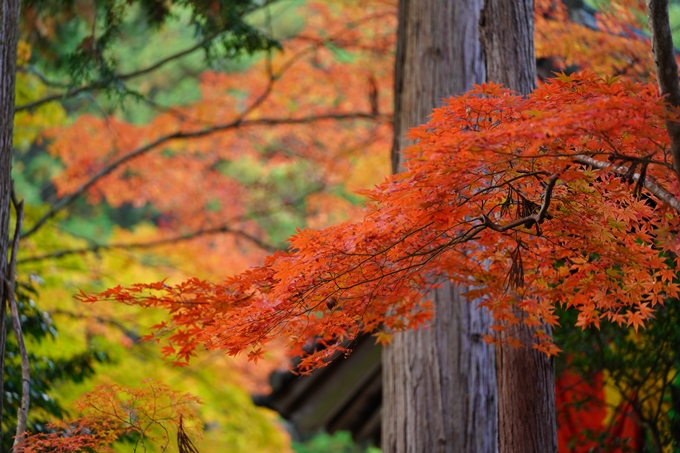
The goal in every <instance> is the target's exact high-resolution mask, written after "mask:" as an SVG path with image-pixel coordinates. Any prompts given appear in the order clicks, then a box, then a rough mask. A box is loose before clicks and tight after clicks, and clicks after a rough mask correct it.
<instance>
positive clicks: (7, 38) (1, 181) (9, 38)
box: [0, 0, 20, 435]
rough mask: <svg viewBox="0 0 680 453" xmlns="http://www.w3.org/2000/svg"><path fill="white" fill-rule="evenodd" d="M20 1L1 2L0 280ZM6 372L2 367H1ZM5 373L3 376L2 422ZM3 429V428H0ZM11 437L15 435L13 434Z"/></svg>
mask: <svg viewBox="0 0 680 453" xmlns="http://www.w3.org/2000/svg"><path fill="white" fill-rule="evenodd" d="M19 8H20V0H0V278H3V277H4V276H5V275H6V274H7V253H8V249H9V217H10V191H11V188H12V175H11V171H12V133H13V129H14V81H15V75H16V62H17V42H18V32H19ZM6 300H7V295H6V294H5V284H4V281H3V282H2V284H0V301H1V302H0V321H1V322H2V324H1V325H0V348H1V349H2V350H1V351H0V361H2V363H3V364H4V358H5V357H4V356H5V351H4V337H5V334H6V332H5V313H6V307H7V305H6V302H5V301H6ZM0 371H3V367H0ZM3 384H4V373H0V422H1V421H2V400H1V399H2V397H3V396H4V390H3ZM0 426H1V424H0ZM9 435H12V434H11V433H10V434H9Z"/></svg>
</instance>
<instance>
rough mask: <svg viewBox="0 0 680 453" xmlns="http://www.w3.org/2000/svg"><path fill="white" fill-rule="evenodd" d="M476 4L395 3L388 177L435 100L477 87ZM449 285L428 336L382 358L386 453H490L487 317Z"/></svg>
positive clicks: (398, 344) (439, 295) (491, 377)
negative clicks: (396, 19) (392, 122)
mask: <svg viewBox="0 0 680 453" xmlns="http://www.w3.org/2000/svg"><path fill="white" fill-rule="evenodd" d="M481 6H482V0H402V1H401V2H400V5H399V8H400V9H399V32H398V43H397V62H396V74H395V77H396V80H395V102H396V105H395V143H394V148H393V165H394V170H395V171H398V168H399V166H400V161H399V153H398V151H399V150H400V149H402V148H403V147H404V146H406V145H407V141H406V140H405V138H404V134H405V133H406V132H407V131H408V129H409V128H411V127H413V126H417V125H419V124H421V123H424V122H426V121H427V118H428V116H429V115H430V113H431V112H432V109H433V108H434V107H437V106H439V105H441V104H442V98H446V97H450V96H453V95H457V94H460V93H463V92H465V91H467V90H469V89H470V88H472V84H473V83H482V82H484V80H485V77H484V61H483V58H482V53H481V46H480V41H479V35H478V27H477V22H478V19H479V12H480V9H481ZM461 292H462V291H461V289H459V288H456V287H454V286H453V285H450V284H448V283H447V284H444V286H443V287H442V288H440V289H438V290H436V291H435V292H434V293H433V294H431V295H430V297H432V298H433V299H434V302H435V306H436V318H435V320H434V321H433V323H432V326H431V328H430V329H420V330H418V331H415V332H404V333H401V334H398V335H395V338H394V344H393V345H392V346H391V347H388V348H387V349H386V350H385V351H384V353H383V408H382V449H383V451H384V452H385V453H406V452H428V453H430V452H432V453H439V452H442V453H443V452H450V453H473V452H474V453H487V452H488V453H495V452H496V451H497V412H496V404H497V403H496V375H495V365H494V355H493V349H492V348H491V347H490V346H488V345H486V344H485V343H484V342H482V341H481V334H483V333H485V332H486V331H487V326H488V324H489V315H488V313H487V312H486V310H478V309H475V306H474V305H473V304H471V303H468V302H467V301H465V300H464V298H463V297H461V295H460V293H461Z"/></svg>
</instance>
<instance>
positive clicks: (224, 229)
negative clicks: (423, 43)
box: [17, 225, 280, 264]
mask: <svg viewBox="0 0 680 453" xmlns="http://www.w3.org/2000/svg"><path fill="white" fill-rule="evenodd" d="M220 233H230V234H233V235H234V236H238V237H241V238H243V239H247V240H248V241H250V242H252V243H253V244H255V245H257V246H258V247H260V248H261V249H263V250H265V251H267V252H269V253H274V252H276V251H277V250H280V249H279V248H278V247H276V246H274V245H272V244H270V243H268V242H265V241H263V240H262V239H259V238H257V237H255V236H253V235H252V234H250V233H246V232H245V231H242V230H238V229H234V228H231V227H230V226H228V225H222V226H219V227H215V228H206V229H202V230H197V231H192V232H191V233H186V234H181V235H178V236H174V237H170V238H164V239H158V240H155V241H149V242H131V243H113V244H94V245H91V246H89V247H78V248H73V249H66V250H59V251H56V252H51V253H45V254H43V255H36V256H30V257H28V258H23V259H20V260H19V261H17V263H18V264H25V263H31V262H36V261H43V260H47V259H59V258H64V257H67V256H70V255H81V254H84V253H97V252H99V251H102V250H131V249H148V248H153V247H160V246H162V245H169V244H176V243H178V242H184V241H190V240H192V239H196V238H199V237H202V236H210V235H214V234H220Z"/></svg>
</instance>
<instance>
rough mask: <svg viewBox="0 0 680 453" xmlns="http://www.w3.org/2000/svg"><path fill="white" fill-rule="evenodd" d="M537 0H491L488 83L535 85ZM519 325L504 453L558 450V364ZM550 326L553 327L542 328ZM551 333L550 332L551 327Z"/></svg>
mask: <svg viewBox="0 0 680 453" xmlns="http://www.w3.org/2000/svg"><path fill="white" fill-rule="evenodd" d="M533 21H534V2H533V0H515V1H511V2H509V1H507V0H486V2H485V4H484V10H483V11H482V17H481V20H480V22H479V24H480V35H481V38H482V46H483V48H484V53H485V59H486V70H487V77H488V80H489V81H493V82H496V83H502V84H503V85H505V86H507V87H508V88H510V89H512V90H514V91H517V92H519V93H522V94H528V93H530V92H531V91H532V90H533V89H534V87H535V84H536V60H535V57H534V28H533ZM513 311H514V314H515V316H517V318H518V319H519V321H520V324H519V325H513V326H509V329H508V330H507V331H506V332H504V333H502V334H501V335H502V336H512V337H513V338H516V339H518V340H519V341H520V343H521V344H522V345H523V347H520V348H515V347H513V346H510V345H502V346H500V347H498V348H496V361H497V374H498V429H499V450H500V452H501V453H550V452H556V451H557V414H556V407H555V383H554V381H555V376H554V368H553V362H552V360H551V359H549V358H548V357H547V356H546V355H545V354H543V353H541V352H538V351H537V350H535V349H533V348H532V345H533V333H534V331H533V330H532V329H529V328H528V327H527V326H526V325H524V324H523V323H522V319H523V318H524V312H523V311H522V310H520V309H519V308H516V307H515V309H514V310H513ZM542 327H543V329H546V330H548V329H549V326H542ZM548 331H549V330H548Z"/></svg>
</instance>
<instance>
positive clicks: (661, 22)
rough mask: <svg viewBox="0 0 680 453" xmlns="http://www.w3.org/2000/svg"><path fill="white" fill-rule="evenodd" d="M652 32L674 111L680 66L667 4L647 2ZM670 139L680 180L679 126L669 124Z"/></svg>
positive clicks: (679, 104) (679, 97) (679, 100)
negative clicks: (679, 66) (679, 67)
mask: <svg viewBox="0 0 680 453" xmlns="http://www.w3.org/2000/svg"><path fill="white" fill-rule="evenodd" d="M647 9H648V14H649V29H650V31H651V33H652V54H653V56H654V65H655V66H656V75H657V78H658V80H659V82H658V83H659V91H660V92H661V95H662V96H666V100H667V101H668V102H669V103H670V104H671V106H673V107H675V108H680V84H679V83H678V62H677V60H676V59H675V57H676V56H675V48H674V47H673V35H672V33H671V25H670V19H669V17H668V0H648V1H647ZM666 127H667V129H668V137H669V138H670V139H671V155H672V156H673V168H674V170H675V174H676V177H677V178H678V180H680V124H678V123H677V122H674V121H667V122H666Z"/></svg>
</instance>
